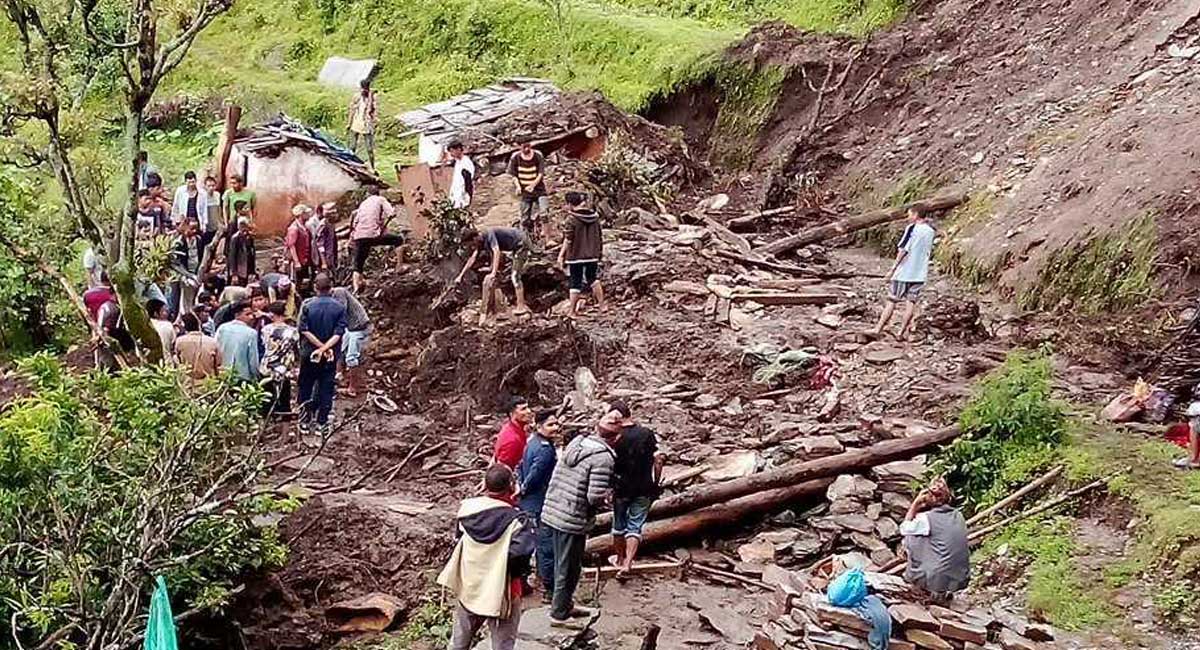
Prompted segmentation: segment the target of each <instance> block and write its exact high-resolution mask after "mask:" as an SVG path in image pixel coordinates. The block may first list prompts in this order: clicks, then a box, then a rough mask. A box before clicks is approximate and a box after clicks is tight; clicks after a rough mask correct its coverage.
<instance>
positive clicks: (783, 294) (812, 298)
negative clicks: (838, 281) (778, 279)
mask: <svg viewBox="0 0 1200 650" xmlns="http://www.w3.org/2000/svg"><path fill="white" fill-rule="evenodd" d="M729 299H730V300H733V301H735V302H739V301H743V300H752V301H754V302H757V303H758V304H760V305H828V304H831V303H835V302H838V301H841V300H845V299H846V294H843V293H833V292H815V291H809V292H796V291H769V290H768V291H762V290H758V289H745V290H740V291H739V290H734V291H733V293H732V294H730V296H729Z"/></svg>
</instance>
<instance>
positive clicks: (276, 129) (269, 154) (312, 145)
mask: <svg viewBox="0 0 1200 650" xmlns="http://www.w3.org/2000/svg"><path fill="white" fill-rule="evenodd" d="M233 141H234V143H236V144H238V145H239V146H241V148H242V149H243V150H244V151H246V152H247V153H251V154H255V155H257V156H259V157H263V158H274V157H276V156H278V155H279V154H280V153H281V152H282V151H283V149H285V148H287V147H299V148H302V149H305V150H307V151H309V152H311V153H313V154H314V155H318V156H322V157H324V158H326V159H328V160H329V161H330V162H332V163H333V164H335V165H337V166H338V167H340V168H341V169H342V170H343V171H345V172H346V173H347V174H349V175H350V176H351V177H353V178H354V179H356V180H358V181H359V182H361V183H381V181H380V179H379V176H378V175H376V174H375V172H373V171H371V168H370V167H368V166H367V164H366V163H365V162H363V161H362V159H360V158H359V157H358V156H356V155H354V152H352V151H350V150H349V149H347V148H345V147H343V146H342V145H341V144H339V143H337V142H335V141H334V140H332V139H331V138H330V137H329V136H327V135H325V134H324V133H321V132H320V131H318V130H316V129H314V128H311V127H309V126H305V125H304V124H303V123H301V122H300V121H299V120H294V119H292V118H290V117H288V116H287V115H284V114H282V113H280V114H279V116H278V117H276V118H275V119H273V120H271V121H269V122H263V123H261V124H255V125H253V126H250V127H246V128H244V129H239V130H238V132H237V135H236V136H235V137H234V140H233Z"/></svg>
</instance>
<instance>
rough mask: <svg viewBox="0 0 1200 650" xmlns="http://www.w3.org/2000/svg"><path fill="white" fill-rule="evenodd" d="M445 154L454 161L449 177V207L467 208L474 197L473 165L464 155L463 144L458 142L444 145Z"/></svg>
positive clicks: (454, 141)
mask: <svg viewBox="0 0 1200 650" xmlns="http://www.w3.org/2000/svg"><path fill="white" fill-rule="evenodd" d="M446 152H447V153H449V154H450V159H451V160H453V161H454V170H453V171H452V172H451V175H450V205H452V206H454V207H456V208H469V207H471V197H472V196H474V195H475V163H473V162H471V157H470V156H468V155H466V154H465V153H464V150H463V144H462V143H461V142H459V141H458V140H452V141H451V142H450V144H448V145H446Z"/></svg>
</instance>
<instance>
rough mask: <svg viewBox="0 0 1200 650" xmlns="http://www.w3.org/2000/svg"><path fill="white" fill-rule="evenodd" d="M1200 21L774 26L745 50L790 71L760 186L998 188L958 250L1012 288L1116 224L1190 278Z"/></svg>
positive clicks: (932, 16) (1010, 17) (853, 191)
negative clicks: (859, 32)
mask: <svg viewBox="0 0 1200 650" xmlns="http://www.w3.org/2000/svg"><path fill="white" fill-rule="evenodd" d="M1198 16H1200V2H1195V1H1187V2H1140V1H1137V0H1132V1H1129V2H1118V1H1106V0H1080V1H1076V2H971V1H967V0H947V1H945V2H941V3H938V4H935V5H930V6H926V7H925V8H923V9H921V10H920V11H918V12H916V14H915V15H914V16H912V17H911V18H909V19H908V20H907V21H905V22H903V23H901V24H900V25H898V26H897V27H895V28H894V29H892V30H889V31H888V32H886V33H883V34H879V35H877V36H875V37H873V38H872V39H871V40H870V41H868V42H865V43H859V42H855V41H851V40H848V39H831V38H828V37H816V36H812V35H807V34H802V33H799V32H797V31H796V30H793V29H790V28H788V27H786V26H783V25H779V24H768V25H762V26H760V27H758V28H756V29H755V30H753V31H752V32H751V33H750V34H749V35H748V36H747V37H746V39H745V40H744V41H743V42H741V43H739V44H738V45H736V46H735V47H734V48H732V49H731V51H730V54H731V55H732V56H733V57H735V58H737V59H740V60H742V61H745V62H748V63H752V64H753V65H754V66H756V67H758V68H759V69H762V68H763V67H764V66H781V67H783V68H784V69H785V70H786V77H785V81H784V83H783V86H782V88H781V92H780V94H779V97H778V99H777V101H776V104H775V110H774V112H773V115H772V117H771V118H770V119H769V120H768V121H767V122H766V123H765V124H764V126H763V128H762V129H761V130H760V132H759V136H758V137H759V155H758V157H757V159H756V161H755V162H754V168H755V169H756V170H759V171H762V172H765V173H763V174H761V175H760V176H761V181H760V187H759V188H757V193H758V198H759V200H760V201H761V202H762V203H764V204H781V203H788V202H792V201H801V200H803V199H805V198H810V200H811V197H805V196H802V195H801V194H802V191H803V190H804V189H805V188H811V187H813V186H814V184H815V185H816V186H818V187H836V188H838V190H837V191H836V192H835V193H836V194H837V197H836V198H837V199H840V201H842V202H848V203H855V202H859V201H862V200H863V197H864V195H865V194H867V190H868V189H873V190H874V194H875V196H879V195H880V194H882V195H886V194H887V193H888V190H889V189H891V188H894V187H895V186H896V184H897V183H898V182H899V180H900V179H901V178H903V177H905V176H907V175H913V174H918V175H921V176H925V177H930V178H932V179H935V181H936V184H939V185H955V186H959V187H961V188H963V189H967V190H970V191H972V192H976V193H979V194H980V195H982V196H984V197H986V198H983V199H981V200H980V205H981V206H982V208H983V209H982V210H980V211H981V212H983V213H984V215H981V216H986V217H987V218H975V219H972V220H971V221H970V223H960V224H959V228H958V229H957V235H956V239H957V241H956V244H957V245H958V247H960V248H961V249H962V251H963V252H965V253H966V254H967V258H968V259H969V260H970V261H971V263H972V265H974V266H975V267H976V268H977V269H978V270H982V271H983V272H984V275H986V276H987V279H994V280H997V281H998V285H999V286H1000V288H1002V289H1003V290H1005V292H1006V293H1008V294H1010V295H1012V294H1019V293H1021V292H1024V291H1026V290H1028V289H1029V288H1030V287H1032V286H1034V285H1037V284H1039V282H1038V281H1039V276H1040V275H1041V274H1042V273H1043V269H1046V268H1048V267H1051V266H1053V265H1051V264H1050V263H1051V262H1053V261H1054V258H1055V256H1056V255H1058V256H1060V259H1059V260H1058V264H1057V266H1053V268H1054V269H1055V271H1054V272H1058V271H1061V270H1062V267H1064V266H1071V265H1070V264H1064V261H1068V262H1069V256H1070V254H1071V253H1073V252H1077V251H1078V248H1077V245H1079V244H1081V243H1086V242H1089V241H1092V240H1094V239H1095V238H1097V237H1103V236H1105V235H1110V236H1113V237H1115V238H1116V239H1118V240H1131V239H1136V238H1137V237H1142V238H1145V239H1152V240H1157V242H1158V243H1159V248H1158V254H1157V260H1158V262H1159V264H1158V266H1156V267H1155V270H1156V271H1157V278H1158V279H1159V280H1160V281H1161V282H1162V284H1163V285H1166V286H1167V288H1168V289H1172V288H1174V289H1177V288H1179V287H1180V282H1179V279H1180V278H1181V277H1186V278H1187V279H1190V280H1194V279H1195V277H1194V275H1192V274H1190V271H1189V269H1191V268H1192V267H1194V266H1195V264H1194V263H1193V262H1192V261H1191V258H1193V257H1195V253H1194V252H1192V251H1190V250H1188V249H1187V247H1186V246H1185V245H1184V243H1183V235H1185V234H1186V233H1191V232H1195V228H1196V226H1197V225H1200V210H1198V209H1197V206H1198V203H1197V202H1196V201H1194V200H1193V191H1194V190H1193V188H1194V186H1195V185H1196V180H1197V175H1196V174H1197V172H1196V168H1195V160H1196V154H1197V152H1198V151H1200V131H1198V130H1197V129H1196V128H1194V123H1195V115H1196V114H1197V109H1200V93H1198V92H1197V71H1198V70H1200V56H1195V55H1194V56H1189V57H1185V56H1183V55H1192V54H1193V53H1194V51H1195V49H1194V48H1193V47H1192V46H1193V45H1194V44H1195V42H1196V41H1197V40H1198V38H1197V36H1198V35H1200V19H1198V18H1197V17H1198ZM688 92H692V94H694V90H693V91H683V92H682V93H681V95H680V101H681V102H682V101H688V100H689V98H690V96H686V94H687V93H688ZM695 115H696V113H695V112H693V114H692V118H691V119H692V122H691V123H687V124H685V125H684V126H685V127H686V128H687V130H688V131H689V132H690V133H691V134H693V135H697V134H700V135H702V134H704V133H705V132H706V128H707V129H710V128H711V125H705V124H703V123H697V122H696V120H700V122H702V121H703V119H702V118H696V117H695ZM825 198H826V199H828V197H825ZM1138 224H1141V226H1142V227H1141V228H1137V227H1136V226H1137V225H1138ZM1064 255H1066V256H1068V257H1062V256H1064ZM1121 257H1122V256H1121V255H1117V254H1114V255H1113V258H1114V259H1119V258H1121ZM1163 262H1169V264H1170V266H1167V265H1164V264H1162V263H1163ZM1116 272H1123V271H1120V270H1118V271H1116ZM1040 279H1041V280H1042V281H1045V279H1046V278H1044V277H1043V278H1040Z"/></svg>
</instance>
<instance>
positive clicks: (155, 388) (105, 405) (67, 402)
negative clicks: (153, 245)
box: [0, 353, 295, 648]
mask: <svg viewBox="0 0 1200 650" xmlns="http://www.w3.org/2000/svg"><path fill="white" fill-rule="evenodd" d="M19 368H20V370H21V372H22V373H23V374H24V375H25V376H26V377H27V379H28V383H29V385H30V387H31V390H32V394H31V395H30V396H29V397H26V398H22V399H19V400H17V401H15V402H13V403H11V404H9V405H8V406H7V408H6V409H5V411H4V413H3V416H2V417H0V539H4V540H5V541H6V543H5V545H4V547H3V548H2V549H0V618H2V619H3V620H4V621H6V622H11V623H12V624H13V625H14V629H13V630H12V631H11V637H12V638H13V639H14V640H16V641H17V643H18V644H20V645H23V646H24V647H37V646H38V645H39V643H42V640H43V639H46V638H48V637H53V638H55V639H57V641H56V642H48V643H45V644H44V645H45V647H62V648H72V647H81V648H82V647H86V648H104V647H113V648H124V647H128V646H130V645H132V643H131V641H134V640H136V639H135V634H136V633H137V632H138V630H139V629H140V626H141V624H143V623H144V621H143V620H142V619H141V618H140V617H141V616H142V614H143V613H144V611H145V604H146V603H145V600H144V595H145V594H146V593H148V592H149V590H150V586H151V584H152V582H153V580H154V578H155V576H165V577H166V579H167V583H168V586H169V589H170V592H171V595H172V598H173V600H174V601H175V602H176V606H177V608H178V609H177V610H176V611H184V610H188V609H192V608H196V609H198V610H200V611H204V610H209V609H216V608H219V607H221V606H223V605H224V604H225V603H226V602H227V600H228V598H229V596H230V594H231V592H232V590H233V589H234V585H235V584H236V581H237V580H238V579H239V578H240V577H241V576H242V575H243V574H244V573H245V572H247V571H253V570H257V569H265V568H269V567H275V566H280V565H282V563H283V561H284V560H285V559H286V554H287V549H286V547H285V546H284V544H283V542H282V541H281V540H280V539H279V537H278V535H277V532H276V528H275V527H274V526H271V525H268V526H260V525H256V523H255V521H254V517H255V516H256V515H261V514H265V513H268V512H277V511H286V510H289V509H290V508H292V507H294V505H295V504H294V503H283V502H279V501H278V500H277V499H274V498H273V497H271V496H270V494H269V492H270V491H266V492H253V491H250V490H248V489H247V488H248V486H250V485H252V484H253V483H254V478H255V477H256V476H258V475H259V473H260V472H261V471H262V467H263V465H262V463H261V455H260V454H259V453H258V448H257V447H256V446H255V445H250V444H247V442H246V436H247V435H248V434H251V433H252V432H253V428H254V426H255V422H256V421H257V410H258V409H257V407H258V405H259V404H260V403H261V400H262V398H263V397H264V395H263V393H262V391H261V390H259V389H257V388H249V389H243V388H239V387H237V386H235V384H234V382H233V380H232V378H228V381H218V380H216V379H214V380H211V381H210V382H209V383H206V384H203V385H202V386H198V387H196V389H195V390H197V391H199V393H198V394H195V395H194V394H193V393H192V388H191V387H190V384H188V383H185V380H184V379H183V377H182V375H181V374H180V373H178V372H177V371H176V370H174V369H169V368H164V367H162V366H157V367H142V368H138V369H133V370H128V371H124V372H122V373H120V374H118V375H116V376H110V375H107V374H103V373H99V372H95V373H89V374H86V375H75V374H73V373H71V372H69V371H67V370H66V369H65V368H64V367H63V366H62V364H61V362H59V361H58V360H56V359H55V358H54V357H52V356H51V355H49V354H46V353H42V354H39V355H35V356H33V357H29V358H27V359H26V360H24V361H22V362H21V363H20V364H19ZM98 622H102V623H98Z"/></svg>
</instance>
